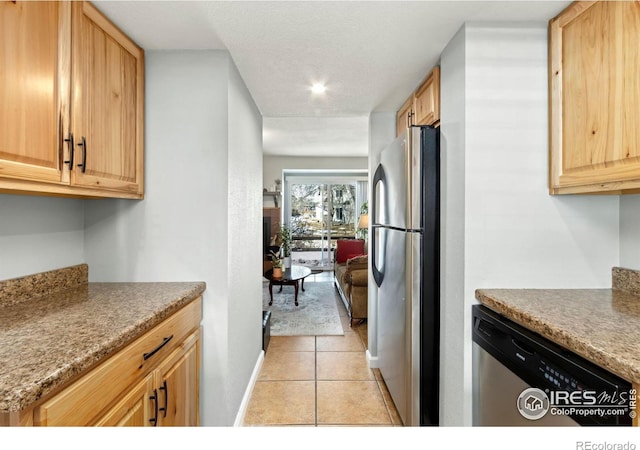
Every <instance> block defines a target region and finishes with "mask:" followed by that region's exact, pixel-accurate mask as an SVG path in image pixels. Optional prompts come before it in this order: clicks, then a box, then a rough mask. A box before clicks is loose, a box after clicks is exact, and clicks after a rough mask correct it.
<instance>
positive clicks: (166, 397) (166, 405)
mask: <svg viewBox="0 0 640 450" xmlns="http://www.w3.org/2000/svg"><path fill="white" fill-rule="evenodd" d="M160 390H161V391H164V406H163V407H162V408H160V411H162V417H167V410H168V409H169V388H168V387H167V380H164V382H163V383H162V387H161V388H160Z"/></svg>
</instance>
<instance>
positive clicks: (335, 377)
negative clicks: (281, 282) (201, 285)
mask: <svg viewBox="0 0 640 450" xmlns="http://www.w3.org/2000/svg"><path fill="white" fill-rule="evenodd" d="M332 276H333V273H332V272H324V273H322V274H317V275H312V276H310V277H309V279H308V280H307V281H308V282H314V281H329V280H331V279H332ZM337 303H338V311H339V313H340V319H341V322H342V327H343V329H344V336H272V337H271V341H270V344H269V347H268V348H267V352H266V355H265V359H264V363H263V365H262V368H261V371H260V375H259V376H258V380H257V382H256V385H255V387H254V390H253V393H252V397H251V400H250V401H249V405H248V407H247V412H246V415H245V419H244V426H402V422H401V421H400V416H399V415H398V413H397V411H396V409H395V406H394V405H393V402H392V401H391V397H390V395H389V393H388V391H387V388H386V386H385V384H384V381H383V380H382V378H381V376H380V371H379V370H378V369H373V370H372V369H369V366H368V363H367V359H366V353H365V352H366V346H367V324H366V323H364V324H360V325H358V326H354V327H353V328H351V327H349V320H348V316H347V311H346V309H345V308H344V305H343V304H342V302H341V301H338V302H337Z"/></svg>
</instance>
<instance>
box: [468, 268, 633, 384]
mask: <svg viewBox="0 0 640 450" xmlns="http://www.w3.org/2000/svg"><path fill="white" fill-rule="evenodd" d="M612 272H613V282H612V288H611V289H478V290H476V298H477V299H478V301H479V302H480V303H482V304H484V305H485V306H487V307H489V308H490V309H492V310H494V311H496V312H498V313H500V314H502V315H504V316H505V317H508V318H510V319H511V320H513V321H515V322H517V323H519V324H521V325H523V326H524V327H526V328H529V329H530V330H533V331H535V332H537V333H539V334H541V335H542V336H544V337H546V338H548V339H550V340H551V341H553V342H555V343H557V344H559V345H561V346H563V347H565V348H567V349H569V350H571V351H573V352H575V353H577V354H578V355H580V356H582V357H584V358H586V359H588V360H590V361H592V362H594V363H595V364H597V365H598V366H601V367H604V368H606V369H608V370H609V371H611V372H613V373H615V374H617V375H618V376H620V377H622V378H624V379H626V380H628V381H631V382H633V383H640V283H638V280H640V272H636V271H629V270H627V269H621V268H617V267H616V268H613V271H612Z"/></svg>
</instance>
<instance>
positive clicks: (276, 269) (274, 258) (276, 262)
mask: <svg viewBox="0 0 640 450" xmlns="http://www.w3.org/2000/svg"><path fill="white" fill-rule="evenodd" d="M271 262H272V263H273V278H282V258H280V255H279V254H278V253H275V252H274V251H271Z"/></svg>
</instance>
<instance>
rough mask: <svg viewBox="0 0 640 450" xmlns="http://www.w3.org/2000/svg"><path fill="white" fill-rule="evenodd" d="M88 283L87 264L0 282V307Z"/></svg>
mask: <svg viewBox="0 0 640 450" xmlns="http://www.w3.org/2000/svg"><path fill="white" fill-rule="evenodd" d="M88 282H89V266H88V265H87V264H78V265H76V266H70V267H64V268H62V269H56V270H49V271H47V272H41V273H36V274H33V275H27V276H24V277H19V278H12V279H9V280H4V281H0V307H4V306H10V305H16V304H18V303H22V302H27V301H29V300H33V299H36V298H38V297H42V296H43V295H48V294H52V293H54V292H57V291H60V290H63V289H69V288H73V287H76V286H81V285H83V284H87V283H88Z"/></svg>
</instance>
